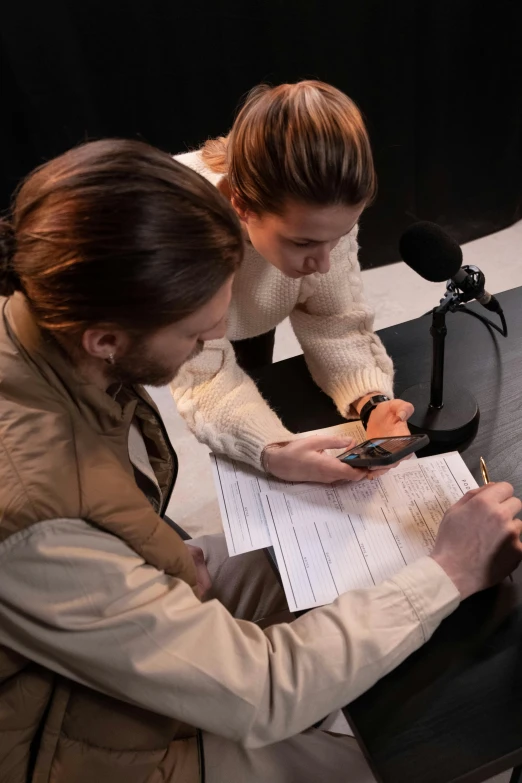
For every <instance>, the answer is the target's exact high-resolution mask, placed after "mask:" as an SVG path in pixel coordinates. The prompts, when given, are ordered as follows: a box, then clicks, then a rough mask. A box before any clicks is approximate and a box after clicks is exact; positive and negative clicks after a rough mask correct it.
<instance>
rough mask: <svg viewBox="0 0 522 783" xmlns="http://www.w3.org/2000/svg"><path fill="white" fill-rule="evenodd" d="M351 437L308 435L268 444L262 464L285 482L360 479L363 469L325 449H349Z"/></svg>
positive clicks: (324, 481)
mask: <svg viewBox="0 0 522 783" xmlns="http://www.w3.org/2000/svg"><path fill="white" fill-rule="evenodd" d="M355 445H356V441H355V440H354V439H353V438H346V437H342V436H340V435H329V436H325V435H311V436H310V437H309V438H302V439H299V440H292V441H290V442H289V443H272V444H271V445H270V446H267V447H266V449H265V450H264V452H263V467H264V469H265V471H266V472H267V473H271V474H272V475H273V476H276V477H277V478H280V479H285V481H319V482H321V483H324V484H329V483H330V482H332V481H360V480H361V479H363V478H366V477H367V475H368V474H367V471H366V470H361V469H359V468H351V467H349V465H345V463H344V462H341V461H340V460H339V459H337V457H333V456H332V455H331V454H326V452H325V449H344V450H346V449H351V448H352V447H353V446H355Z"/></svg>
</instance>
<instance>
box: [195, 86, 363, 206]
mask: <svg viewBox="0 0 522 783" xmlns="http://www.w3.org/2000/svg"><path fill="white" fill-rule="evenodd" d="M202 156H203V159H204V161H205V162H206V163H207V165H208V166H209V167H210V168H211V169H213V170H214V171H217V172H221V173H223V174H226V175H227V176H228V181H229V186H230V189H231V191H232V193H233V194H234V195H235V196H236V198H237V199H238V201H239V203H240V204H241V205H242V206H243V207H246V208H248V209H251V210H252V211H254V212H257V213H260V214H261V213H263V212H271V213H275V214H281V212H283V211H284V204H285V202H286V201H287V200H289V199H293V200H296V201H302V202H305V203H310V204H318V205H330V204H345V205H349V206H355V205H358V204H361V203H365V204H368V203H370V202H371V201H372V200H373V198H374V196H375V193H376V188H377V181H376V176H375V169H374V166H373V158H372V151H371V147H370V141H369V138H368V133H367V131H366V128H365V125H364V121H363V119H362V116H361V113H360V111H359V109H358V108H357V106H356V105H355V103H354V102H353V101H352V100H350V98H348V96H347V95H345V94H344V93H342V92H340V90H337V89H336V88H335V87H332V86H331V85H329V84H325V83H324V82H319V81H301V82H298V83H297V84H281V85H279V86H278V87H269V86H268V85H260V86H258V87H255V88H254V89H253V90H252V91H251V92H250V93H249V95H248V97H247V99H246V102H245V103H244V105H243V108H242V109H241V111H240V112H239V114H238V116H237V119H236V121H235V122H234V125H233V127H232V130H231V131H230V133H229V135H228V136H227V137H220V138H217V139H210V140H209V141H207V142H206V144H205V145H204V146H203V149H202Z"/></svg>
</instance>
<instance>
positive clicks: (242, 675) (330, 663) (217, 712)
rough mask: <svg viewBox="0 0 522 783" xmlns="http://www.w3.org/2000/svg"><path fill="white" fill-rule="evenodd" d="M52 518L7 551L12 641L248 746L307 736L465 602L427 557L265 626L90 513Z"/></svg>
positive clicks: (94, 682)
mask: <svg viewBox="0 0 522 783" xmlns="http://www.w3.org/2000/svg"><path fill="white" fill-rule="evenodd" d="M45 524H46V527H45V528H42V529H41V530H39V531H36V532H35V533H33V534H32V535H31V536H30V537H28V538H27V539H25V540H23V541H20V540H19V541H18V542H17V543H16V544H15V545H14V546H12V547H11V548H9V549H6V548H4V553H3V554H4V556H3V557H2V560H1V565H2V583H1V585H0V643H1V644H4V645H7V646H8V647H10V648H12V649H14V650H15V651H17V652H19V653H21V654H23V655H25V656H26V657H28V658H29V659H31V660H34V661H36V662H37V663H39V664H41V665H43V666H45V667H47V668H49V669H51V670H53V671H56V672H58V673H60V674H62V675H64V676H66V677H69V678H70V679H73V680H76V681H79V682H81V683H83V684H85V685H87V686H89V687H92V688H95V689H97V690H100V691H103V692H105V693H107V694H108V695H111V696H114V697H116V698H120V699H123V700H124V701H131V702H133V703H136V704H138V705H140V706H142V707H144V708H147V709H150V710H152V711H155V712H159V713H162V714H164V715H169V716H171V717H174V718H177V719H179V720H182V721H185V722H187V723H189V724H191V725H194V726H197V727H199V728H201V729H204V730H206V731H210V732H212V733H214V734H218V735H221V736H224V737H227V738H229V739H232V740H235V741H238V742H241V743H244V744H245V745H248V746H250V747H260V746H262V745H266V744H270V743H273V742H277V741H280V740H282V739H284V738H286V737H289V736H292V735H294V734H297V733H299V732H300V731H303V730H304V729H306V728H308V727H309V726H310V725H312V724H313V723H315V722H316V721H317V720H319V719H320V718H322V717H324V715H326V714H328V713H329V712H331V711H332V710H334V709H338V708H340V707H342V706H344V705H345V704H347V703H349V702H350V701H351V700H353V699H354V698H356V697H357V696H358V695H359V694H360V693H362V692H363V691H365V690H366V689H367V688H369V687H371V686H372V685H373V684H374V683H375V682H376V680H378V679H379V678H380V677H382V676H383V675H384V674H386V673H387V672H389V671H390V670H391V669H393V668H394V667H395V666H397V665H398V664H399V663H400V662H401V661H403V660H404V659H405V658H406V657H407V656H408V655H409V654H410V653H412V652H413V651H414V650H416V649H417V648H418V647H419V646H420V645H422V644H423V642H425V641H426V640H427V639H428V638H429V637H430V635H431V634H432V633H433V631H434V630H435V628H436V627H437V625H438V624H439V623H440V622H441V620H442V619H443V618H444V617H445V616H446V615H448V614H449V613H450V612H451V611H453V609H455V607H456V606H457V604H458V601H459V596H458V593H457V591H456V588H455V587H454V585H453V583H452V582H451V580H449V578H448V577H447V576H446V574H445V573H444V571H443V570H442V569H441V568H440V567H439V566H438V565H437V564H436V563H435V562H434V561H433V560H431V559H430V558H424V559H423V560H421V561H419V562H418V563H416V564H413V565H410V566H408V567H406V568H405V569H403V571H402V572H401V573H400V574H399V575H397V576H396V577H395V578H394V579H392V580H389V581H387V582H385V583H383V584H381V585H378V586H376V587H374V588H371V589H369V590H359V591H354V592H350V593H346V594H345V595H343V596H341V597H340V598H339V599H338V600H337V601H336V602H335V603H334V604H332V605H330V606H326V607H323V608H320V609H316V610H314V611H312V612H310V613H309V614H307V615H305V616H303V617H302V618H300V619H299V620H297V621H295V622H294V623H292V624H281V625H278V626H272V627H271V628H269V629H267V630H266V631H264V632H263V631H262V630H261V629H260V628H259V627H258V626H256V625H254V624H253V623H249V622H245V621H238V620H235V619H234V618H233V617H232V616H231V615H230V614H229V613H228V611H227V610H226V609H225V607H224V606H222V605H221V604H220V603H219V602H217V601H215V600H214V601H209V602H208V603H203V604H201V603H199V602H198V601H197V599H196V598H195V596H194V594H193V592H192V590H191V589H190V588H189V587H188V586H187V585H185V583H183V582H180V581H179V580H176V579H172V578H169V577H167V576H166V575H165V574H164V573H161V572H158V571H156V570H155V569H153V568H150V567H148V566H143V564H142V561H141V559H140V558H139V557H138V556H137V555H136V554H135V553H134V552H132V550H130V549H129V548H128V547H126V545H125V544H124V543H123V542H121V541H120V540H119V539H117V538H115V537H114V536H108V535H107V534H104V533H102V532H101V531H97V530H95V529H93V528H90V526H89V525H87V524H86V523H84V522H82V521H81V520H71V521H67V520H61V521H57V522H49V523H45ZM42 557H45V568H36V569H35V568H32V574H33V576H32V579H31V580H27V579H26V578H25V574H26V573H27V566H28V565H31V564H33V565H34V563H38V562H42V561H41V558H42ZM64 563H66V564H67V566H68V567H67V568H64ZM64 596H67V600H65V601H64Z"/></svg>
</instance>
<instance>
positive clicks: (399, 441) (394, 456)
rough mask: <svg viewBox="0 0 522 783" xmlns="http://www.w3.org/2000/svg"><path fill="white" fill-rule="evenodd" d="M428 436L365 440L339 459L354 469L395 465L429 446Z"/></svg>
mask: <svg viewBox="0 0 522 783" xmlns="http://www.w3.org/2000/svg"><path fill="white" fill-rule="evenodd" d="M429 442H430V439H429V438H428V436H427V435H399V436H397V437H391V438H372V439H371V440H365V441H364V443H360V444H359V445H358V446H354V447H353V449H348V451H345V452H344V453H343V454H340V455H339V456H338V458H337V459H340V460H341V462H345V463H346V464H347V465H351V467H352V468H378V467H381V466H385V465H393V463H394V462H398V461H399V460H401V459H403V458H404V457H407V456H408V454H413V452H414V451H418V450H419V449H422V448H423V447H424V446H427V445H428V443H429Z"/></svg>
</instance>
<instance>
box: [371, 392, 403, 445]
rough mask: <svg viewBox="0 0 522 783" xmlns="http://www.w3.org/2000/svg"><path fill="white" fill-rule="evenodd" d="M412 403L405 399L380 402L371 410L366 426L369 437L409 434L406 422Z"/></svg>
mask: <svg viewBox="0 0 522 783" xmlns="http://www.w3.org/2000/svg"><path fill="white" fill-rule="evenodd" d="M413 410H414V409H413V405H412V404H411V402H405V400H388V401H387V402H380V403H379V404H378V405H377V406H376V407H375V408H374V409H373V411H372V412H371V414H370V418H369V419H368V426H367V427H366V434H367V435H368V439H370V438H391V437H397V436H400V435H409V434H410V430H409V429H408V425H407V424H406V422H407V421H408V419H409V418H410V416H411V415H412V413H413Z"/></svg>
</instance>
